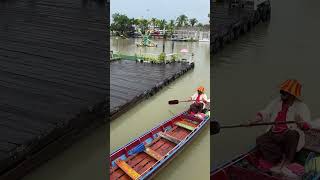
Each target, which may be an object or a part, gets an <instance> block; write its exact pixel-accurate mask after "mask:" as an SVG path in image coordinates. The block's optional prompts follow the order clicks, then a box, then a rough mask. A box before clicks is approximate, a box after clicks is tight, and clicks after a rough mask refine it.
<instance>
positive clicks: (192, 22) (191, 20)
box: [189, 18, 198, 27]
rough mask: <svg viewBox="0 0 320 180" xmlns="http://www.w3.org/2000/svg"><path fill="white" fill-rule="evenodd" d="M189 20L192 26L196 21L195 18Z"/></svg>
mask: <svg viewBox="0 0 320 180" xmlns="http://www.w3.org/2000/svg"><path fill="white" fill-rule="evenodd" d="M189 22H190V25H191V26H192V27H193V26H194V25H195V24H196V23H197V22H198V20H197V19H196V18H192V19H190V20H189Z"/></svg>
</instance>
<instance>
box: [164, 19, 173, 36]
mask: <svg viewBox="0 0 320 180" xmlns="http://www.w3.org/2000/svg"><path fill="white" fill-rule="evenodd" d="M166 29H167V30H168V32H169V34H170V36H172V35H173V32H174V29H175V22H174V20H170V21H169V23H168V24H167V27H166Z"/></svg>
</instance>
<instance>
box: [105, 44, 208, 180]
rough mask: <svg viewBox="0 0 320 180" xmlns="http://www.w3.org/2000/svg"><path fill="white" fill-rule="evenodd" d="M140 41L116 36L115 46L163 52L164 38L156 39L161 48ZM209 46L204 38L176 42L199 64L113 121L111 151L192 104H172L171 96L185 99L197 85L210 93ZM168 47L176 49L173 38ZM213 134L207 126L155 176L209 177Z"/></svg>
mask: <svg viewBox="0 0 320 180" xmlns="http://www.w3.org/2000/svg"><path fill="white" fill-rule="evenodd" d="M140 41H141V39H127V40H123V39H118V40H116V39H112V40H111V50H119V51H120V52H125V53H127V54H134V53H140V50H141V52H142V53H154V54H159V53H161V52H162V43H163V41H162V40H155V42H156V43H158V47H157V48H138V47H136V45H135V43H137V42H140ZM209 46H210V45H209V43H204V42H203V43H202V42H193V43H191V42H175V43H174V48H173V52H179V51H180V50H181V49H183V48H187V49H188V50H189V53H194V57H193V61H194V62H195V68H194V69H193V70H191V71H189V72H187V73H186V74H185V75H183V76H181V77H180V78H178V79H177V80H175V81H174V82H173V83H171V84H169V86H167V87H165V88H164V89H162V90H161V91H159V92H158V93H157V94H156V95H155V96H153V97H151V98H149V99H147V100H145V101H143V102H142V103H139V104H138V105H137V106H136V107H134V108H133V109H131V110H130V111H128V112H127V113H125V114H123V115H122V116H120V117H119V118H118V119H116V120H114V121H112V122H111V124H110V152H113V151H115V150H116V149H118V148H119V147H120V146H122V145H124V144H126V143H128V142H129V141H130V140H132V139H134V138H136V137H138V136H140V135H142V134H143V133H144V132H146V131H148V130H150V129H152V128H153V127H154V126H156V125H158V124H159V123H160V122H162V121H164V120H166V119H168V118H170V117H172V116H173V114H177V113H180V112H182V111H184V110H186V109H187V108H188V106H189V103H181V104H178V105H168V101H169V100H172V99H178V100H185V99H187V98H189V97H190V96H191V95H192V94H193V93H195V89H196V87H197V86H199V85H203V86H204V87H205V88H206V94H207V95H208V97H210V80H209V77H210V54H209V53H210V49H209ZM165 51H166V53H172V41H167V42H166V46H165ZM209 138H210V135H209V126H207V127H206V128H205V129H204V131H203V132H201V133H200V134H199V136H197V137H196V138H195V139H194V141H193V142H192V143H191V144H189V145H188V146H187V148H186V149H184V150H183V151H182V152H181V153H180V154H179V155H178V156H177V157H176V159H175V160H174V161H172V162H171V163H170V164H169V165H168V166H166V167H165V168H164V169H163V170H161V171H160V172H159V174H158V175H157V176H156V177H155V179H157V180H167V179H190V180H191V179H196V178H198V179H209V170H210V158H209V153H210V150H209V148H210V144H209V143H210V139H209Z"/></svg>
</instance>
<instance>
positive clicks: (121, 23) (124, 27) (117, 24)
mask: <svg viewBox="0 0 320 180" xmlns="http://www.w3.org/2000/svg"><path fill="white" fill-rule="evenodd" d="M112 18H113V23H112V24H111V25H110V29H111V30H112V31H115V32H116V33H117V35H127V34H128V33H129V32H131V31H132V25H133V22H132V19H129V18H128V17H127V16H126V15H123V14H119V13H115V14H113V15H112Z"/></svg>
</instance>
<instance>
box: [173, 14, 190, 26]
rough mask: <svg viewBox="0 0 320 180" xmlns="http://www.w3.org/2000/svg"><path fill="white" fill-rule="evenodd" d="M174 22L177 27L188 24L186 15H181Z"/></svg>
mask: <svg viewBox="0 0 320 180" xmlns="http://www.w3.org/2000/svg"><path fill="white" fill-rule="evenodd" d="M176 21H177V26H178V27H181V26H186V25H187V24H188V17H187V16H186V15H184V14H182V15H180V16H179V17H178V18H177V20H176Z"/></svg>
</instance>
